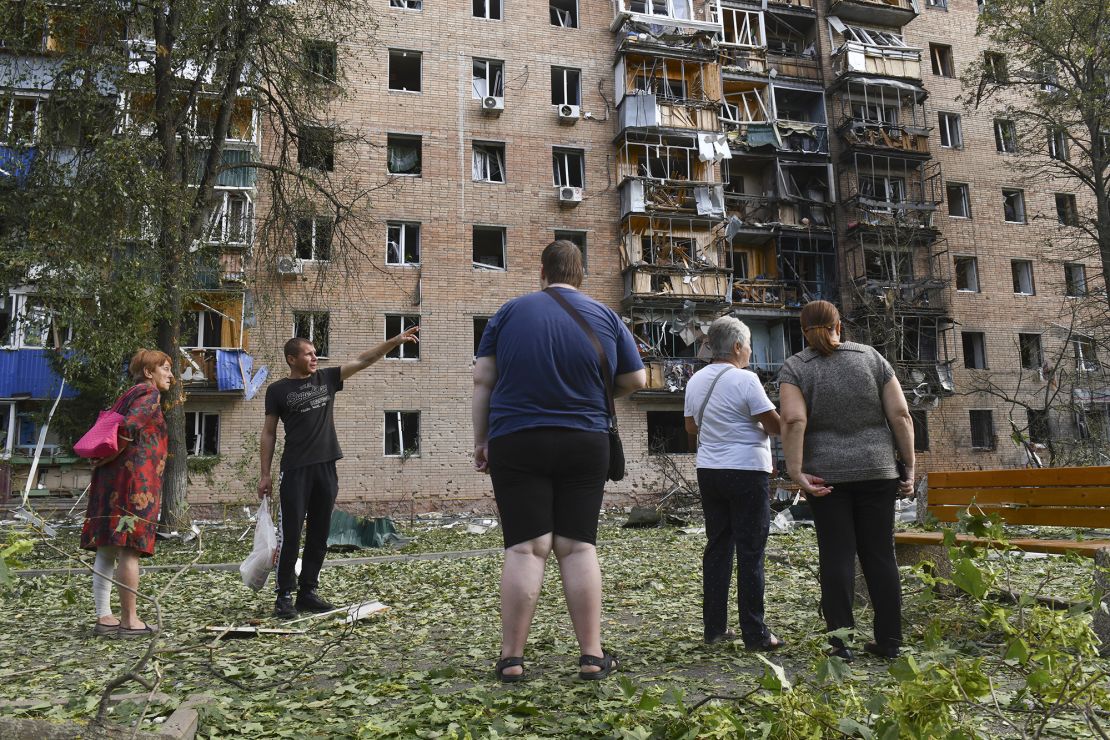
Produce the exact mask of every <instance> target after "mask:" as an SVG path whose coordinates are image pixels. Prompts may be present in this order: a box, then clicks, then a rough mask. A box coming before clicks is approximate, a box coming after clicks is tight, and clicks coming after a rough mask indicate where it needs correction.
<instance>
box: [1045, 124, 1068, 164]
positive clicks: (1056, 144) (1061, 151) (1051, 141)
mask: <svg viewBox="0 0 1110 740" xmlns="http://www.w3.org/2000/svg"><path fill="white" fill-rule="evenodd" d="M1048 156H1049V158H1050V159H1055V160H1057V161H1059V162H1067V161H1068V132H1067V131H1064V130H1062V129H1049V131H1048Z"/></svg>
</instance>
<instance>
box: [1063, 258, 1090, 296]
mask: <svg viewBox="0 0 1110 740" xmlns="http://www.w3.org/2000/svg"><path fill="white" fill-rule="evenodd" d="M1064 295H1066V296H1068V297H1069V298H1082V297H1083V296H1085V295H1087V266H1086V265H1080V264H1070V265H1064Z"/></svg>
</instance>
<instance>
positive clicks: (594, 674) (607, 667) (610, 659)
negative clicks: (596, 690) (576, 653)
mask: <svg viewBox="0 0 1110 740" xmlns="http://www.w3.org/2000/svg"><path fill="white" fill-rule="evenodd" d="M601 653H602V655H601V657H600V658H599V657H597V656H596V655H582V656H580V657H579V658H578V667H579V668H581V667H583V666H588V665H592V666H597V667H598V668H600V669H601V670H600V671H578V678H580V679H581V680H583V681H600V680H601V679H603V678H607V677H608V676H609V674H610V673H612V672H613V671H615V670H617V668H618V667H619V666H620V661H618V660H617V656H616V655H615V654H613V653H610V652H608V651H607V650H604V649H602V651H601Z"/></svg>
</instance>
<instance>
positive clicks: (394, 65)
mask: <svg viewBox="0 0 1110 740" xmlns="http://www.w3.org/2000/svg"><path fill="white" fill-rule="evenodd" d="M421 56H422V55H421V54H420V52H418V51H406V50H404V49H390V50H389V89H390V90H401V91H405V92H420V84H421V79H420V78H421V73H420V63H421Z"/></svg>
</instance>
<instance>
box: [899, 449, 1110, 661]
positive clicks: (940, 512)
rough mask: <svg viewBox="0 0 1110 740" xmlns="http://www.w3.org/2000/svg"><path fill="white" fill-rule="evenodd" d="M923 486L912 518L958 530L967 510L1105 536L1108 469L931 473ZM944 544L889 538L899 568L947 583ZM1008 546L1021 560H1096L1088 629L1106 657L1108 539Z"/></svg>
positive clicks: (926, 535) (915, 537)
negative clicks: (1039, 556) (926, 569)
mask: <svg viewBox="0 0 1110 740" xmlns="http://www.w3.org/2000/svg"><path fill="white" fill-rule="evenodd" d="M927 483H928V485H927V492H926V494H925V501H919V502H918V513H919V515H920V514H921V513H923V512H928V513H929V514H932V515H933V516H934V517H936V518H937V519H938V520H940V521H941V522H956V521H958V520H959V517H960V514H961V513H962V512H964V511H967V510H968V509H969V508H970V509H971V511H972V513H980V512H981V513H983V514H988V515H989V514H997V515H998V516H999V517H1001V518H1002V521H1003V522H1004V523H1006V524H1024V525H1030V526H1038V527H1040V526H1047V527H1075V528H1081V529H1110V467H1091V468H1030V469H1024V470H973V471H961V472H938V473H929V476H928V480H927ZM943 540H944V534H943V533H942V532H897V533H895V535H894V544H895V547H896V549H897V553H898V563H899V564H900V565H912V564H914V563H920V562H923V561H929V562H931V563H933V565H934V567H935V568H936V571H937V574H938V575H941V576H943V577H949V576H951V569H952V564H951V563H950V562H949V560H948V551H947V549H946V548H945V547H944V546H943ZM956 540H957V542H959V543H961V544H972V545H979V546H983V547H990V546H994V545H996V544H997V543H992V542H990V541H988V540H984V539H982V538H979V537H973V536H971V535H966V534H959V535H956ZM1009 543H1010V545H1011V546H1013V547H1015V548H1017V549H1019V550H1024V551H1026V552H1041V553H1050V554H1058V555H1063V554H1066V553H1075V554H1077V555H1082V556H1085V557H1089V558H1093V559H1094V561H1095V566H1096V567H1095V572H1094V580H1095V587H1096V588H1098V589H1100V590H1101V591H1102V592H1103V593H1104V594H1105V595H1104V596H1103V598H1102V604H1103V608H1102V610H1096V611H1095V614H1094V620H1093V622H1092V625H1091V626H1092V628H1093V629H1094V631H1095V633H1096V634H1097V635H1098V636H1099V637H1100V638H1101V639H1102V642H1103V651H1104V653H1106V654H1110V539H1091V540H1082V541H1079V540H1075V539H1050V538H1047V537H1044V538H1042V537H1025V538H1015V539H1011V540H1009Z"/></svg>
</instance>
